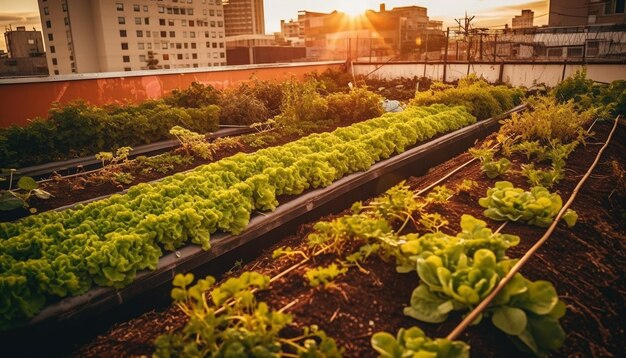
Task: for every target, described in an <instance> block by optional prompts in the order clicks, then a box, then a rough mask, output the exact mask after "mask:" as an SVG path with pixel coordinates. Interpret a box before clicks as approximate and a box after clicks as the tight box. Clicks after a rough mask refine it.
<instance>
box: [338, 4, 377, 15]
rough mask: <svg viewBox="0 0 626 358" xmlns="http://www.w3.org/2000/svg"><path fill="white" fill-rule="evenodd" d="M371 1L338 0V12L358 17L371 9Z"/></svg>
mask: <svg viewBox="0 0 626 358" xmlns="http://www.w3.org/2000/svg"><path fill="white" fill-rule="evenodd" d="M368 3H369V1H362V0H337V5H336V6H337V10H338V11H341V12H345V13H346V14H348V15H350V16H352V17H357V16H361V15H363V14H364V13H365V11H366V10H368V9H369V6H368Z"/></svg>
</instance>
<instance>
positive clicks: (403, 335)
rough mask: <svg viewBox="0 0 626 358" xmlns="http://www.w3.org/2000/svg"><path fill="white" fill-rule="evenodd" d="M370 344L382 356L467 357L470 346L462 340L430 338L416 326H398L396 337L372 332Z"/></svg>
mask: <svg viewBox="0 0 626 358" xmlns="http://www.w3.org/2000/svg"><path fill="white" fill-rule="evenodd" d="M371 344H372V348H374V350H375V351H376V352H378V353H379V354H380V357H384V358H405V357H433V358H469V353H470V347H469V346H468V345H467V344H465V343H464V342H461V341H453V342H451V341H449V340H447V339H443V338H437V339H431V338H429V337H427V336H426V335H425V334H424V331H422V330H421V329H419V328H418V327H411V328H408V329H404V328H400V330H399V331H398V334H397V335H396V337H394V336H393V335H391V334H389V333H387V332H377V333H374V335H373V336H372V339H371Z"/></svg>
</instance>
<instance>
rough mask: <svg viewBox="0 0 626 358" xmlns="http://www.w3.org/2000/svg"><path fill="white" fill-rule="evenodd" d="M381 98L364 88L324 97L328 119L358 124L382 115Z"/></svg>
mask: <svg viewBox="0 0 626 358" xmlns="http://www.w3.org/2000/svg"><path fill="white" fill-rule="evenodd" d="M382 100H383V98H382V97H381V96H379V95H377V94H375V93H374V92H370V91H368V90H366V89H365V88H354V89H353V90H351V91H350V92H349V93H340V92H338V93H332V94H329V95H328V96H327V97H326V101H327V102H328V114H327V117H328V119H331V120H341V121H347V122H358V121H363V120H366V119H370V118H375V117H379V116H381V115H382V114H383V108H382Z"/></svg>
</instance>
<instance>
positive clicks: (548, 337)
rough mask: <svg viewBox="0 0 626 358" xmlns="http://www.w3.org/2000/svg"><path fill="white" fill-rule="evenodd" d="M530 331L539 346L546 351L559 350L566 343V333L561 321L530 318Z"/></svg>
mask: <svg viewBox="0 0 626 358" xmlns="http://www.w3.org/2000/svg"><path fill="white" fill-rule="evenodd" d="M528 324H529V326H530V331H531V332H532V335H533V337H534V338H535V342H537V345H538V346H539V347H540V348H541V349H544V350H556V349H559V348H560V347H561V346H562V345H563V342H565V332H563V328H561V325H560V324H559V321H558V320H556V319H554V318H551V317H545V316H544V317H530V318H529V319H528Z"/></svg>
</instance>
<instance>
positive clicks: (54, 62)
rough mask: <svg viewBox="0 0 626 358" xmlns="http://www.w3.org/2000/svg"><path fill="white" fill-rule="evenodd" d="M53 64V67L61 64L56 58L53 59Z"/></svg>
mask: <svg viewBox="0 0 626 358" xmlns="http://www.w3.org/2000/svg"><path fill="white" fill-rule="evenodd" d="M52 64H53V65H55V66H56V65H58V64H59V63H58V62H57V59H56V58H53V59H52Z"/></svg>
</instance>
